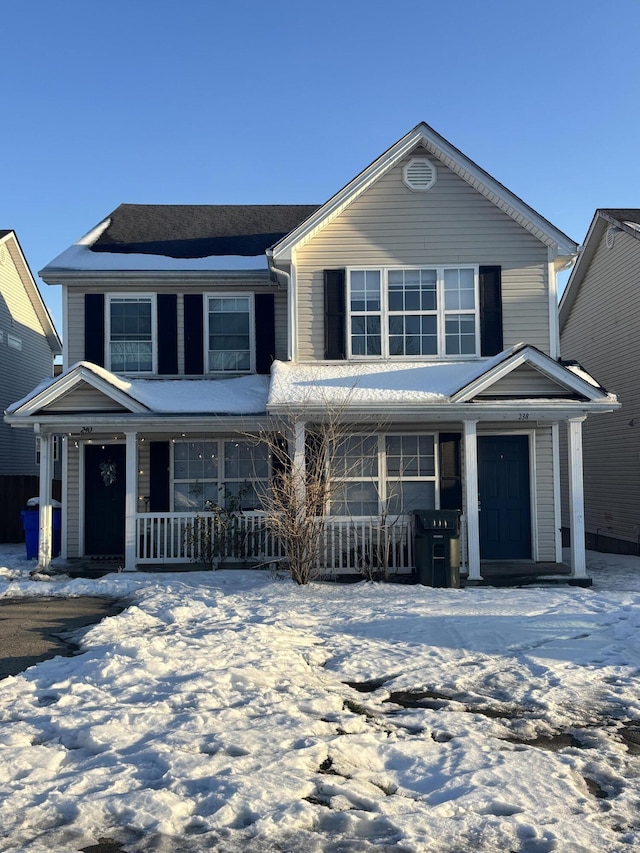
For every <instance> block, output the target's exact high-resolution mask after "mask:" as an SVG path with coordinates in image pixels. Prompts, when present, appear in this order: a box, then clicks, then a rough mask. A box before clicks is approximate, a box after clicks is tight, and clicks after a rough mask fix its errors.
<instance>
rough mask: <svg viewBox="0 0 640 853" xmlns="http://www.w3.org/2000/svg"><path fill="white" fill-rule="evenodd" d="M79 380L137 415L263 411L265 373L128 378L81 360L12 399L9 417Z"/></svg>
mask: <svg viewBox="0 0 640 853" xmlns="http://www.w3.org/2000/svg"><path fill="white" fill-rule="evenodd" d="M81 383H86V384H87V385H90V386H92V387H93V388H95V389H96V390H97V391H99V392H101V393H102V394H104V396H105V399H107V400H112V401H114V402H117V403H118V404H120V405H121V406H122V407H124V409H125V410H127V409H128V410H129V411H130V412H132V413H137V414H145V413H149V414H162V413H164V414H172V415H175V414H184V415H199V414H207V415H262V414H265V412H266V402H267V393H268V388H269V377H268V376H261V375H251V376H238V377H234V378H232V379H211V378H209V379H128V378H123V377H120V376H116V375H115V374H113V373H111V372H110V371H108V370H105V368H103V367H99V366H97V365H95V364H91V363H90V362H86V361H81V362H78V363H77V364H74V365H73V366H72V367H70V368H69V369H68V370H66V371H65V372H64V373H61V374H60V375H59V376H56V377H55V378H53V379H48V380H46V381H45V382H42V383H41V384H40V385H38V386H37V388H35V389H34V390H33V391H32V392H31V393H30V394H28V395H27V396H26V397H24V398H23V399H22V400H18V401H17V402H16V403H13V404H12V405H11V406H9V408H8V409H7V415H9V416H11V415H16V416H27V417H28V416H33V415H36V414H37V413H38V412H41V411H42V410H46V407H47V406H49V405H51V404H52V403H54V402H55V401H56V400H58V399H60V398H61V397H63V396H65V395H67V394H72V393H73V390H74V388H76V387H77V386H78V385H80V384H81ZM86 414H88V412H87V413H86Z"/></svg>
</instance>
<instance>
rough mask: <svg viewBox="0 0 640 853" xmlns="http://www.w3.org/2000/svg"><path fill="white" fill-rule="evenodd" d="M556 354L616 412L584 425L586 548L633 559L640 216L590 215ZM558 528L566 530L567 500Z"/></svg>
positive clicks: (638, 462) (610, 211)
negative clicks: (592, 378)
mask: <svg viewBox="0 0 640 853" xmlns="http://www.w3.org/2000/svg"><path fill="white" fill-rule="evenodd" d="M560 334H561V340H562V351H563V353H564V354H565V355H566V356H571V357H573V358H576V359H578V360H579V361H580V362H581V363H582V364H584V366H585V367H586V368H587V369H588V370H589V371H591V370H593V371H595V373H596V375H597V376H598V378H599V379H600V380H602V382H603V383H604V384H605V386H606V387H607V388H610V389H612V390H613V391H615V393H616V396H617V397H618V399H619V400H620V402H621V403H622V407H623V408H622V409H621V410H619V411H616V412H615V413H614V414H613V415H611V416H610V417H607V418H602V419H601V418H593V419H590V420H588V421H587V422H586V423H585V425H584V447H583V453H584V472H585V529H586V535H587V546H588V547H589V548H594V549H596V550H599V551H612V552H615V553H626V554H638V553H640V486H639V483H640V380H639V377H638V366H639V365H640V209H637V208H631V209H629V208H623V209H620V208H605V209H601V210H596V212H595V216H594V218H593V221H592V222H591V226H590V227H589V231H588V233H587V236H586V239H585V242H584V246H583V247H582V251H581V252H580V255H579V257H578V260H577V262H576V265H575V267H574V268H573V270H572V272H571V276H570V278H569V282H568V284H567V287H566V289H565V292H564V294H563V296H562V301H561V303H560ZM563 503H564V512H563V526H564V527H566V528H570V527H571V519H570V517H569V513H568V500H567V499H566V495H565V500H564V502H563Z"/></svg>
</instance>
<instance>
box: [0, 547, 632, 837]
mask: <svg viewBox="0 0 640 853" xmlns="http://www.w3.org/2000/svg"><path fill="white" fill-rule="evenodd" d="M0 563H1V564H2V565H3V566H5V568H1V569H0V598H2V599H15V598H18V597H20V596H32V595H64V596H68V595H84V594H89V595H108V596H113V597H125V596H126V597H129V598H130V599H131V601H132V604H131V606H130V607H129V608H128V609H127V610H125V611H124V612H123V613H121V614H120V615H118V616H114V617H111V618H109V619H106V620H105V621H104V622H102V623H101V624H100V625H97V626H94V627H93V628H90V629H89V630H88V631H87V632H86V633H85V634H84V635H83V638H82V641H81V644H82V651H81V653H80V654H79V655H77V656H75V657H71V658H56V659H54V660H50V661H46V662H44V663H41V664H39V665H38V666H35V667H32V668H31V669H29V670H27V671H26V672H25V673H23V674H22V675H19V676H17V677H11V678H7V679H5V680H4V681H2V682H0V748H1V751H2V752H1V758H2V760H1V762H0V849H1V850H3V851H4V850H6V851H17V850H28V851H50V850H56V851H76V850H79V849H81V848H83V847H88V846H90V845H92V844H96V842H97V841H98V839H99V838H100V837H103V838H109V839H113V840H114V841H118V842H121V843H122V845H123V849H124V850H126V851H129V853H133V851H143V850H144V851H151V850H154V851H156V850H157V851H202V850H219V851H250V853H258V851H260V853H262V851H296V853H298V851H305V853H306V851H310V853H313V851H334V853H338V851H341V853H342V851H353V853H356V852H357V853H360V851H374V850H375V851H399V853H408V852H409V851H416V853H418V851H420V853H422V851H447V853H468V851H475V852H476V853H485V851H486V853H489V851H490V853H497V851H500V853H502V851H518V853H520V851H522V853H545V851H551V850H555V851H566V853H580V851H584V853H592V852H593V851H598V853H605V851H631V850H633V849H640V814H639V805H640V778H639V771H640V755H639V753H640V747H638V746H636V742H638V743H640V691H639V689H638V688H639V686H640V681H639V672H640V669H639V667H640V559H638V558H634V557H613V556H608V555H602V554H595V553H591V554H589V567H590V571H591V572H592V574H593V576H594V579H595V583H594V587H593V588H592V589H588V590H584V589H579V588H569V587H555V586H554V587H546V588H541V587H527V588H523V589H469V590H433V589H429V588H423V587H410V586H395V585H389V586H383V585H374V584H367V583H360V584H357V585H346V586H337V585H331V584H314V585H311V586H309V587H304V588H302V587H296V586H295V585H294V584H292V583H291V582H290V581H288V580H281V579H277V578H274V577H272V576H271V575H270V574H269V573H267V572H265V573H261V572H254V573H251V572H240V571H237V572H232V571H227V572H218V573H193V574H166V575H163V574H157V575H153V574H136V575H127V574H118V575H110V576H106V577H104V578H102V579H99V580H94V581H87V580H74V581H70V580H69V579H64V578H59V579H56V580H53V581H50V582H45V581H41V582H38V581H33V580H30V579H29V577H28V570H29V569H30V568H32V564H31V563H27V561H26V560H24V559H23V558H22V550H21V549H20V548H4V549H0ZM347 682H351V683H358V684H360V685H363V683H364V682H374V683H373V684H368V685H366V684H365V685H364V687H366V688H368V689H369V691H370V692H360V691H358V690H357V689H356V688H355V687H352V686H349V685H348V683H347ZM376 687H377V689H372V688H376ZM407 694H412V695H407ZM413 694H415V695H413ZM390 699H395V700H397V702H400V701H401V702H402V703H403V704H404V705H416V706H418V707H403V705H402V704H397V702H395V703H394V702H392V701H389V700H390ZM421 705H422V707H420V706H421ZM550 747H554V748H553V749H552V748H550Z"/></svg>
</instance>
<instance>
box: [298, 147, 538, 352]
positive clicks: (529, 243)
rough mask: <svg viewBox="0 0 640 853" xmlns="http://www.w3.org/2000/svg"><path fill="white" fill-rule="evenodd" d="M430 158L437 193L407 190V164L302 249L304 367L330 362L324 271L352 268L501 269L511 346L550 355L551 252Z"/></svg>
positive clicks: (301, 340)
mask: <svg viewBox="0 0 640 853" xmlns="http://www.w3.org/2000/svg"><path fill="white" fill-rule="evenodd" d="M412 156H413V155H412ZM430 159H431V160H432V161H434V162H436V165H437V168H438V180H437V183H436V185H435V186H434V187H433V188H432V189H431V190H429V191H428V192H412V191H411V190H409V189H408V188H407V187H406V186H405V185H404V184H403V182H402V166H403V164H402V163H401V164H399V165H398V166H396V167H395V168H393V169H392V170H390V171H389V172H388V173H387V174H386V175H384V176H383V177H382V178H380V180H379V181H378V182H377V183H375V184H374V185H373V186H372V187H371V188H370V189H368V190H367V191H366V192H365V193H363V195H361V196H360V197H359V198H358V199H356V200H355V201H354V202H353V203H352V204H351V205H350V206H349V207H347V208H346V209H345V210H344V211H343V212H342V213H341V214H340V215H339V216H338V217H336V219H334V220H333V222H331V223H330V224H329V225H327V227H326V228H324V229H323V230H322V231H320V232H319V233H318V234H316V236H314V237H313V238H312V239H311V240H310V241H309V242H308V243H306V244H305V245H304V246H302V247H301V248H300V249H299V250H298V253H297V257H296V264H297V294H298V324H299V332H298V345H299V354H300V360H301V361H309V360H314V359H323V358H324V322H323V316H324V304H323V303H324V280H323V271H324V270H325V269H338V268H343V267H354V266H356V267H379V266H414V265H429V264H434V265H435V264H477V265H499V266H501V267H502V297H503V326H504V345H505V347H508V346H512V345H513V344H516V343H519V342H521V341H525V342H526V343H530V344H533V345H534V346H537V347H538V348H540V349H541V350H543V351H544V352H549V297H548V284H547V263H548V252H547V247H546V246H545V245H544V244H543V243H541V242H540V241H539V240H537V239H536V238H535V237H533V236H532V235H531V234H529V232H527V231H526V230H525V229H524V228H522V226H520V225H518V224H517V223H516V222H514V221H513V220H512V219H511V218H510V217H508V216H507V215H506V214H505V213H503V212H502V211H500V210H499V209H498V208H497V207H495V205H493V204H492V203H491V202H489V201H488V200H487V199H486V198H484V196H482V195H481V194H480V193H479V192H477V191H476V190H474V189H473V188H472V187H470V186H469V185H468V184H467V183H466V182H465V181H463V180H462V179H461V178H459V177H458V176H457V175H455V174H454V172H452V171H451V170H450V169H448V168H447V167H446V166H444V165H443V164H442V163H440V162H438V161H435V158H433V157H431V158H430Z"/></svg>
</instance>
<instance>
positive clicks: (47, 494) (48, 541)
mask: <svg viewBox="0 0 640 853" xmlns="http://www.w3.org/2000/svg"><path fill="white" fill-rule="evenodd" d="M52 480H53V436H52V435H42V434H41V435H40V490H39V491H40V526H39V531H38V568H40V569H48V568H49V565H50V563H51V554H52V550H53V542H52V535H53V534H52V529H51V526H52V521H53V509H52V505H51V481H52Z"/></svg>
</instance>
